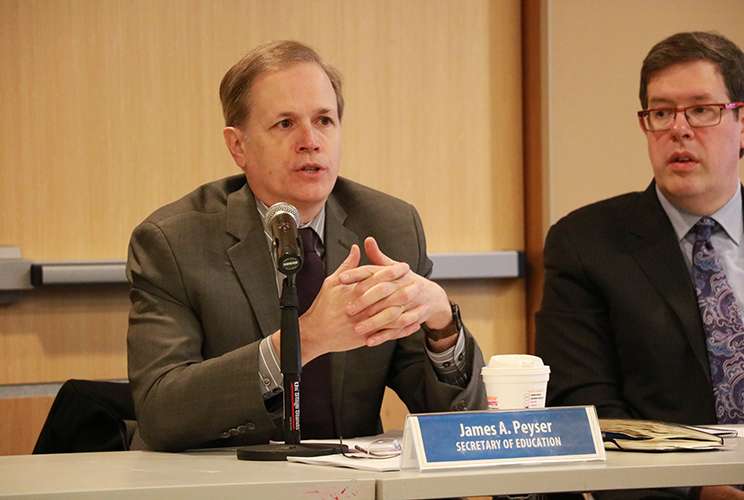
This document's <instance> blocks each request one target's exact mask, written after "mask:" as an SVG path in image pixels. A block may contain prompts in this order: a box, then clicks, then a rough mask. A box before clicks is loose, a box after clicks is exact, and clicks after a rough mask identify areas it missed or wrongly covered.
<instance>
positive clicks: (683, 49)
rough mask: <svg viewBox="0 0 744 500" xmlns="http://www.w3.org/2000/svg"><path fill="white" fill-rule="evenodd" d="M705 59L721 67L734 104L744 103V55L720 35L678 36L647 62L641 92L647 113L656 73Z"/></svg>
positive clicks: (661, 45)
mask: <svg viewBox="0 0 744 500" xmlns="http://www.w3.org/2000/svg"><path fill="white" fill-rule="evenodd" d="M701 59H705V60H708V61H711V62H713V63H715V64H716V65H717V66H718V71H719V72H720V73H721V76H723V82H724V84H725V85H726V91H727V92H728V97H729V99H730V100H732V101H739V102H741V101H744V53H742V51H741V49H740V48H739V47H737V46H736V44H735V43H734V42H732V41H731V40H729V39H728V38H726V37H725V36H723V35H721V34H719V33H716V32H713V31H707V32H705V31H694V32H688V33H677V34H675V35H672V36H670V37H669V38H666V39H664V40H662V41H661V42H659V43H657V44H656V45H654V46H653V48H652V49H651V51H650V52H649V53H648V55H647V56H646V59H644V60H643V67H642V68H641V88H640V92H639V97H640V99H641V106H643V109H647V108H648V83H649V81H650V80H651V78H652V77H653V76H654V75H655V74H656V73H658V72H659V71H661V70H663V69H665V68H668V67H669V66H672V65H674V64H678V63H684V62H692V61H698V60H701Z"/></svg>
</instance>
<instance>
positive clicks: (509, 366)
mask: <svg viewBox="0 0 744 500" xmlns="http://www.w3.org/2000/svg"><path fill="white" fill-rule="evenodd" d="M544 366H545V365H544V364H543V360H542V358H540V357H538V356H531V355H529V354H501V355H498V356H491V359H490V361H489V362H488V368H489V369H496V370H499V369H506V370H514V369H517V370H519V369H524V368H543V367H544ZM546 368H549V367H546Z"/></svg>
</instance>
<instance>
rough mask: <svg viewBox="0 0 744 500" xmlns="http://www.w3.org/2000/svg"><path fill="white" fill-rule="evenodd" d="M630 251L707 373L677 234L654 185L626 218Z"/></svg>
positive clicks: (692, 293)
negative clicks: (676, 320) (676, 321)
mask: <svg viewBox="0 0 744 500" xmlns="http://www.w3.org/2000/svg"><path fill="white" fill-rule="evenodd" d="M626 223H627V229H628V233H629V240H628V248H629V251H630V252H631V254H633V256H634V257H635V259H636V261H637V262H638V265H639V266H640V267H641V268H642V269H643V271H644V272H645V273H646V275H647V276H648V278H649V280H650V281H651V283H653V285H654V286H655V287H656V289H657V290H658V291H659V294H660V295H661V296H662V297H663V298H664V300H666V302H667V303H668V304H669V305H670V307H671V308H672V310H674V312H675V313H676V314H677V316H678V317H679V319H680V322H681V323H682V327H683V329H684V331H685V335H686V336H687V339H688V341H689V342H690V345H691V346H692V350H693V352H694V353H695V356H696V357H697V358H698V361H699V362H700V364H701V365H702V366H703V367H704V368H705V370H706V371H707V370H708V354H707V350H706V347H705V335H704V333H703V331H702V322H701V319H700V311H699V309H698V304H697V300H696V295H695V288H694V286H693V284H692V280H691V279H690V275H689V270H688V269H687V264H686V263H685V260H684V257H683V256H682V252H680V249H679V244H678V241H677V233H676V232H675V231H674V228H673V226H672V224H671V222H670V221H669V218H668V217H667V215H666V212H664V209H663V208H662V206H661V203H659V200H658V198H657V196H656V188H655V183H653V182H652V183H651V185H650V186H649V188H648V189H647V190H646V191H645V192H644V193H642V194H641V195H640V196H639V198H638V202H637V203H636V205H635V206H633V207H631V208H630V209H629V211H628V218H627V219H626Z"/></svg>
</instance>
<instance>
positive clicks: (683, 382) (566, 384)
mask: <svg viewBox="0 0 744 500" xmlns="http://www.w3.org/2000/svg"><path fill="white" fill-rule="evenodd" d="M654 186H655V185H654V184H653V183H652V184H651V186H649V188H648V189H647V190H646V191H645V192H642V193H630V194H626V195H623V196H618V197H616V198H612V199H609V200H605V201H602V202H599V203H596V204H593V205H590V206H587V207H584V208H581V209H579V210H577V211H575V212H573V213H571V214H569V215H568V216H566V217H565V218H563V219H561V220H560V221H558V222H557V223H556V224H555V225H554V226H553V227H552V228H551V229H550V231H549V233H548V237H547V240H546V243H545V269H546V276H545V287H544V295H543V302H542V308H541V310H540V312H539V313H538V314H537V316H536V322H537V333H536V341H535V350H536V353H537V355H539V356H540V357H542V358H543V360H544V361H545V362H546V364H549V365H550V367H551V376H550V382H549V384H548V404H549V405H552V406H556V405H595V406H596V407H597V410H598V413H599V416H600V417H618V418H629V417H632V418H645V419H655V420H666V421H672V422H679V423H687V424H712V423H715V422H716V417H715V412H714V398H713V390H712V387H711V383H710V376H709V366H708V357H707V352H706V347H705V334H704V332H703V327H702V320H701V317H700V312H699V309H698V305H697V299H696V296H695V288H694V286H693V284H692V280H691V278H690V274H689V271H688V269H687V266H686V264H685V261H684V257H683V256H682V252H681V251H680V248H679V244H678V242H677V236H676V233H675V232H674V228H673V227H672V224H671V222H670V221H669V219H668V217H667V216H666V213H665V212H664V209H663V208H662V207H661V204H660V203H659V200H658V198H657V196H656V192H655V187H654Z"/></svg>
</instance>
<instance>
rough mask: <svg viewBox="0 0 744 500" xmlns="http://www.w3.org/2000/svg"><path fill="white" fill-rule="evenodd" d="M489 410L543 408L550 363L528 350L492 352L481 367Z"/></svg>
mask: <svg viewBox="0 0 744 500" xmlns="http://www.w3.org/2000/svg"><path fill="white" fill-rule="evenodd" d="M481 374H482V376H483V382H484V383H485V384H486V396H487V397H488V409H489V410H521V409H525V408H545V394H546V393H547V389H548V379H549V378H550V367H549V366H545V365H544V364H543V361H542V359H540V358H539V357H537V356H530V355H528V354H502V355H499V356H492V357H491V359H490V361H489V362H488V365H487V366H484V367H483V368H482V369H481Z"/></svg>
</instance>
